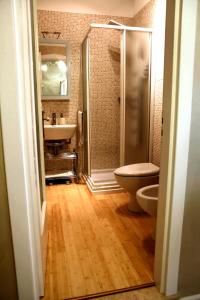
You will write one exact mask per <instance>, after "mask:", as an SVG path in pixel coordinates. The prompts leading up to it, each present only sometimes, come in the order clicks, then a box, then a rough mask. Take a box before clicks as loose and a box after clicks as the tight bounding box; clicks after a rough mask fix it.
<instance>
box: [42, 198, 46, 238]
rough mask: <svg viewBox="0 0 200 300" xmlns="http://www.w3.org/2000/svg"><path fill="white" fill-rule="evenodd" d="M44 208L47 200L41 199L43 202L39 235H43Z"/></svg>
mask: <svg viewBox="0 0 200 300" xmlns="http://www.w3.org/2000/svg"><path fill="white" fill-rule="evenodd" d="M46 208H47V202H46V201H43V203H42V213H41V235H43V231H44V223H45V217H46Z"/></svg>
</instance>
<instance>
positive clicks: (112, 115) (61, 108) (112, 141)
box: [38, 10, 132, 168]
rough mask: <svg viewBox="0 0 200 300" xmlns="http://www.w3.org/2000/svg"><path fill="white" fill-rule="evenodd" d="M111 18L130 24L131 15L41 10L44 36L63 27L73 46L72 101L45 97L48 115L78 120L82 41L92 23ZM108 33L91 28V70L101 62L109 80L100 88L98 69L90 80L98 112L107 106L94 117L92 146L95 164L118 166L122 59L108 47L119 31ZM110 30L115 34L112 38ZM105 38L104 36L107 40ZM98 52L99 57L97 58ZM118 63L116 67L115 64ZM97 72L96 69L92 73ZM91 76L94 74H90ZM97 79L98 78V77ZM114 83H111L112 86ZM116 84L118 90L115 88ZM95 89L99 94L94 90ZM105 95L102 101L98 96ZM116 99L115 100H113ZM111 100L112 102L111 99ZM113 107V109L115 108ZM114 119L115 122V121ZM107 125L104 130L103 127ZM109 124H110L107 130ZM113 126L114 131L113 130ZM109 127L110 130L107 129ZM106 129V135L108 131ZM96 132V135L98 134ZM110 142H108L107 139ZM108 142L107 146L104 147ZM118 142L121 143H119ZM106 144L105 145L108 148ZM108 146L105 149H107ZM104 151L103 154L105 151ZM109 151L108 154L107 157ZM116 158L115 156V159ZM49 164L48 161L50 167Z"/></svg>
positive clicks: (69, 120)
mask: <svg viewBox="0 0 200 300" xmlns="http://www.w3.org/2000/svg"><path fill="white" fill-rule="evenodd" d="M110 19H114V20H116V21H118V22H120V23H123V24H126V25H130V24H131V21H132V19H130V18H124V17H114V16H104V15H91V14H75V13H66V12H55V11H42V10H39V11H38V23H39V25H38V28H39V37H40V38H42V34H41V32H42V31H55V30H56V31H60V32H61V39H63V40H68V41H69V42H70V46H71V56H70V63H71V98H70V101H49V100H48V101H43V105H42V106H43V110H44V111H45V113H46V116H51V114H52V113H53V112H56V114H57V115H58V116H59V115H60V113H61V112H62V113H63V114H64V117H65V118H66V122H67V123H77V110H78V109H82V101H81V100H82V97H81V79H82V78H81V73H80V70H81V61H80V59H81V44H82V41H83V39H84V37H85V36H86V34H87V31H88V29H89V27H90V24H91V23H102V24H106V23H108V21H109V20H110ZM105 32H106V34H105V37H104V36H103V35H102V34H101V31H100V30H99V32H97V31H96V33H95V30H92V32H91V35H92V36H91V37H92V39H91V41H92V43H91V46H92V52H93V51H94V56H93V55H91V62H94V64H93V63H91V66H92V69H93V71H92V69H91V72H94V70H95V65H97V64H98V68H99V70H98V73H99V72H101V73H100V74H99V75H102V80H105V79H106V80H105V81H104V83H106V82H109V81H110V84H107V85H106V86H104V85H103V84H102V85H101V86H102V87H103V89H101V90H100V89H99V87H100V84H99V81H98V79H97V78H100V77H101V76H98V73H97V72H95V73H96V75H95V79H92V80H93V84H91V93H92V99H93V100H92V103H93V104H94V105H93V107H96V108H97V112H96V113H99V112H100V110H101V108H102V106H103V105H104V104H105V108H103V109H102V112H101V113H102V114H103V117H104V118H105V119H102V117H101V118H99V121H98V122H95V117H94V118H93V126H92V135H93V137H94V141H93V142H94V146H93V154H94V155H93V156H92V157H93V165H92V168H109V167H116V166H118V163H116V161H118V160H119V148H118V146H119V137H118V132H119V130H118V127H117V128H115V125H114V122H116V120H117V122H116V123H117V126H118V125H119V118H118V115H119V113H118V106H119V105H118V103H117V98H118V96H119V80H118V79H119V62H116V61H115V60H114V58H113V57H112V54H111V51H109V47H111V46H112V45H113V46H115V38H114V36H115V35H116V34H117V33H114V31H113V33H111V31H109V32H108V31H105ZM109 34H111V37H113V39H112V41H113V43H111V41H110V42H109ZM104 38H105V40H104ZM118 46H119V38H118V39H117V47H118ZM103 49H104V52H102V54H101V55H100V52H101V51H102V50H103ZM98 56H99V58H98ZM116 66H117V67H116ZM93 74H94V73H93ZM91 78H92V76H91ZM96 79H97V81H96V82H95V80H96ZM111 84H112V87H111ZM114 86H115V87H116V90H115V88H114ZM93 87H95V89H96V92H95V89H94V88H93ZM95 93H96V94H95ZM100 95H102V98H103V99H101V101H99V97H100ZM111 99H113V101H114V102H113V103H115V104H112V103H111V102H112V101H111ZM110 101H111V102H110ZM112 108H113V110H112ZM112 121H113V122H112ZM105 127H106V129H105V130H104V128H105ZM108 128H110V129H109V130H108ZM112 130H113V132H112ZM108 131H109V132H108ZM105 132H106V135H105ZM96 133H97V135H96ZM107 142H108V143H109V144H108V145H107V144H106V143H107ZM105 145H106V147H105ZM116 145H118V146H116ZM75 146H76V137H74V138H73V140H72V145H71V148H74V147H75ZM105 148H106V149H105ZM104 150H105V151H104ZM103 151H104V154H105V155H103V153H102V152H103ZM108 154H109V157H108ZM112 158H113V160H112ZM49 166H50V164H49V163H48V167H49ZM62 166H63V168H65V164H63V165H62V163H61V164H59V165H58V164H57V167H58V168H61V167H62ZM50 168H52V167H50Z"/></svg>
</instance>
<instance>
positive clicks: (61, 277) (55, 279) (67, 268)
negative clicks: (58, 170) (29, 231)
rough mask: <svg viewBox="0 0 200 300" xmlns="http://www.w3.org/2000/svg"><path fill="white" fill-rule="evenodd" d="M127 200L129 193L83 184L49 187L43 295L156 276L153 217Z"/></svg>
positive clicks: (76, 293) (49, 298)
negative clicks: (95, 191)
mask: <svg viewBox="0 0 200 300" xmlns="http://www.w3.org/2000/svg"><path fill="white" fill-rule="evenodd" d="M127 202H128V196H127V194H126V193H116V194H107V195H96V196H95V195H92V194H91V193H90V192H89V191H88V189H87V186H85V185H84V184H77V185H76V184H71V185H55V186H50V187H47V218H48V251H47V269H46V283H45V297H44V298H43V299H44V300H62V299H69V298H73V297H77V298H79V297H81V296H85V295H91V294H97V293H102V292H106V291H112V290H117V289H123V288H128V287H133V286H138V285H142V284H148V283H152V282H153V261H154V244H153V241H152V240H151V238H150V234H151V232H152V227H153V220H152V218H151V217H149V216H148V215H146V214H141V215H133V214H130V213H129V212H128V210H127ZM94 298H95V297H94ZM99 299H103V298H99ZM104 299H107V298H104ZM113 299H115V298H113ZM116 299H117V298H116ZM121 299H122V298H121ZM124 299H125V298H124ZM126 299H128V298H126ZM130 299H140V298H130ZM141 299H143V298H141ZM144 299H145V300H146V298H144ZM152 299H153V298H152ZM155 299H157V298H155ZM158 299H159V298H158Z"/></svg>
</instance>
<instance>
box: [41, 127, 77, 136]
mask: <svg viewBox="0 0 200 300" xmlns="http://www.w3.org/2000/svg"><path fill="white" fill-rule="evenodd" d="M75 130H76V124H66V125H44V139H45V140H68V139H71V138H72V137H73V135H74V133H75Z"/></svg>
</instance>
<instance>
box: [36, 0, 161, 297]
mask: <svg viewBox="0 0 200 300" xmlns="http://www.w3.org/2000/svg"><path fill="white" fill-rule="evenodd" d="M117 3H118V1H117ZM165 6H166V2H165V1H164V0H150V1H148V0H141V1H136V0H135V1H130V0H127V1H125V2H123V3H122V2H120V1H119V3H118V4H116V2H115V1H109V3H108V1H103V2H102V1H93V2H91V1H85V2H84V4H83V3H81V1H78V0H75V1H73V3H72V2H71V1H68V0H65V1H61V0H59V1H45V0H38V11H37V20H38V42H39V59H38V62H39V64H40V81H41V116H42V126H43V142H44V144H43V145H44V156H43V158H41V160H43V159H44V166H45V182H46V187H45V198H46V202H47V222H48V227H47V228H48V231H47V252H46V258H45V260H46V267H45V270H46V276H45V296H44V298H43V299H72V298H73V299H81V298H84V297H86V298H87V299H88V298H94V297H95V296H101V295H106V294H112V293H113V292H120V291H129V290H133V289H139V288H141V287H147V286H153V285H154V254H155V242H156V226H159V224H157V225H156V212H157V203H158V191H159V171H160V153H161V140H162V92H163V71H164V70H163V69H164V42H165Z"/></svg>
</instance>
